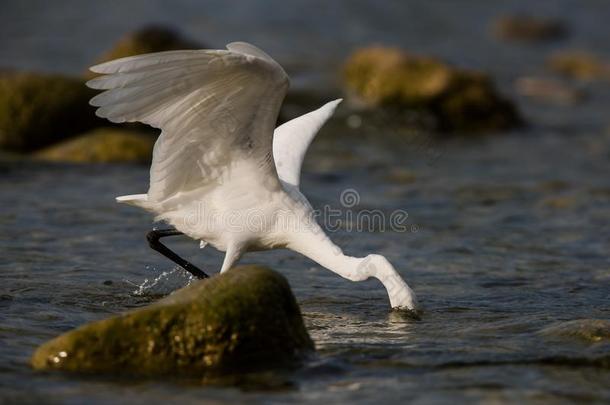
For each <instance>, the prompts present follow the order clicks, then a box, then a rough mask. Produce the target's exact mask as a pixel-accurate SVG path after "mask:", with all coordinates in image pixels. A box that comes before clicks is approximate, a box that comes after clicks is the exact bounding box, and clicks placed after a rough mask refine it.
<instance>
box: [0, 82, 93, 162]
mask: <svg viewBox="0 0 610 405" xmlns="http://www.w3.org/2000/svg"><path fill="white" fill-rule="evenodd" d="M94 95H95V91H93V90H90V89H88V88H87V87H86V86H85V84H84V81H83V80H81V79H75V78H70V77H65V76H61V75H55V74H43V73H30V72H3V73H2V74H0V148H2V149H5V150H10V151H15V152H30V151H33V150H36V149H39V148H42V147H44V146H47V145H50V144H52V143H54V142H57V141H59V140H62V139H65V138H67V137H69V136H71V135H74V134H76V133H79V132H82V131H85V130H87V129H90V128H92V127H93V126H95V125H99V123H100V122H101V120H100V119H99V118H97V117H96V116H95V114H94V110H93V108H92V107H90V106H89V104H88V102H89V99H90V98H91V97H93V96H94Z"/></svg>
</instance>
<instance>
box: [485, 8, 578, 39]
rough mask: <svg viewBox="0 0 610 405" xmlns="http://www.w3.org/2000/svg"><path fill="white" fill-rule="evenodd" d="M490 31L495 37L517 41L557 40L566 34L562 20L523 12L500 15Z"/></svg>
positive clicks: (566, 30)
mask: <svg viewBox="0 0 610 405" xmlns="http://www.w3.org/2000/svg"><path fill="white" fill-rule="evenodd" d="M492 31H493V33H494V35H495V36H496V37H497V38H500V39H503V40H506V41H518V42H534V41H549V40H557V39H562V38H565V37H566V36H567V35H568V28H567V26H566V24H565V23H564V22H563V21H560V20H556V19H553V18H544V17H534V16H529V15H524V14H516V15H505V16H501V17H500V18H498V19H497V20H496V21H494V23H493V26H492Z"/></svg>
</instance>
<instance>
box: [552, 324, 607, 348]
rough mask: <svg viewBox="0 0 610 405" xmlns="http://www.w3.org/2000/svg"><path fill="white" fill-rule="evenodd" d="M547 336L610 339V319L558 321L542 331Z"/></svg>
mask: <svg viewBox="0 0 610 405" xmlns="http://www.w3.org/2000/svg"><path fill="white" fill-rule="evenodd" d="M540 334H541V335H543V336H545V337H547V338H560V339H571V340H577V341H581V342H583V343H597V342H601V341H606V342H608V341H610V321H608V320H606V319H577V320H573V321H566V322H558V323H556V324H553V325H551V326H548V327H546V328H544V329H542V330H541V331H540Z"/></svg>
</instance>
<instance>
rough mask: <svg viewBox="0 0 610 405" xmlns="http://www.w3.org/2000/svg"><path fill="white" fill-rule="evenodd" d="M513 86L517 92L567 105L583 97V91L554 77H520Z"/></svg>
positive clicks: (581, 99)
mask: <svg viewBox="0 0 610 405" xmlns="http://www.w3.org/2000/svg"><path fill="white" fill-rule="evenodd" d="M515 87H516V89H517V92H518V93H519V94H521V95H523V96H526V97H529V98H532V99H534V100H536V101H540V102H544V103H553V104H563V105H566V104H568V105H569V104H577V103H579V102H581V101H583V100H584V99H585V93H584V91H582V90H580V89H577V88H574V87H572V86H570V85H569V84H567V83H564V82H562V81H560V80H555V79H547V78H542V77H522V78H520V79H518V80H517V82H516V83H515Z"/></svg>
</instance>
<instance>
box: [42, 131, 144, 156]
mask: <svg viewBox="0 0 610 405" xmlns="http://www.w3.org/2000/svg"><path fill="white" fill-rule="evenodd" d="M154 143H155V137H154V136H153V135H152V134H149V133H142V132H137V131H130V130H125V129H121V128H111V127H110V128H97V129H94V130H92V131H89V132H87V133H84V134H82V135H79V136H77V137H75V138H72V139H68V140H66V141H63V142H60V143H59V144H56V145H52V146H50V147H48V148H46V149H43V150H41V151H39V152H37V153H36V154H35V155H34V156H35V157H36V158H38V159H41V160H48V161H55V162H72V163H120V162H133V163H148V162H150V160H151V158H152V150H153V146H154Z"/></svg>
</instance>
